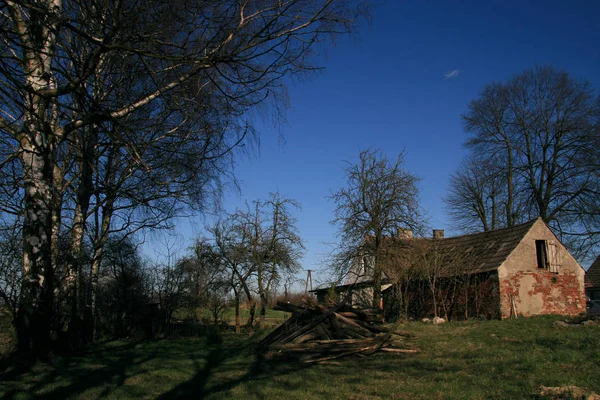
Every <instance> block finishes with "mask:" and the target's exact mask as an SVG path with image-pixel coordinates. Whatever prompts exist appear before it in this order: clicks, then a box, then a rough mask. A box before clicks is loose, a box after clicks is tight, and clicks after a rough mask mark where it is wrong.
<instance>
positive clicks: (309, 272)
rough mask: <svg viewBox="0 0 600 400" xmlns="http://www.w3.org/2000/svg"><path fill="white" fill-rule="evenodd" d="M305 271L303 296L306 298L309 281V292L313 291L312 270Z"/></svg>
mask: <svg viewBox="0 0 600 400" xmlns="http://www.w3.org/2000/svg"><path fill="white" fill-rule="evenodd" d="M305 271H307V273H306V287H305V288H304V296H308V282H309V281H310V290H311V291H312V290H313V285H312V274H311V273H312V269H307V270H305Z"/></svg>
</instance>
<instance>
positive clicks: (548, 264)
mask: <svg viewBox="0 0 600 400" xmlns="http://www.w3.org/2000/svg"><path fill="white" fill-rule="evenodd" d="M560 250H561V248H560V247H559V246H557V245H556V243H553V242H549V241H548V240H536V241H535V254H536V257H537V266H538V268H543V269H547V270H548V271H550V272H554V273H555V274H558V272H559V270H560V268H561V266H562V254H561V251H560Z"/></svg>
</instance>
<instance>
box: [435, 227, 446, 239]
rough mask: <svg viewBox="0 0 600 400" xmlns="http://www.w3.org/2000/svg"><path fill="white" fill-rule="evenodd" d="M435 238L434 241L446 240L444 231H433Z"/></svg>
mask: <svg viewBox="0 0 600 400" xmlns="http://www.w3.org/2000/svg"><path fill="white" fill-rule="evenodd" d="M433 238H434V239H443V238H444V230H443V229H434V230H433Z"/></svg>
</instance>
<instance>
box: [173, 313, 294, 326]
mask: <svg viewBox="0 0 600 400" xmlns="http://www.w3.org/2000/svg"><path fill="white" fill-rule="evenodd" d="M259 313H260V310H259V309H258V308H257V309H256V313H255V320H256V321H258V318H259V317H260V314H259ZM290 316H291V314H289V313H286V312H284V311H277V310H272V309H269V308H268V309H266V313H265V324H266V326H267V327H274V326H279V325H281V324H282V323H283V321H285V320H286V319H288V318H289V317H290ZM174 317H175V319H184V318H186V317H188V315H187V314H185V312H181V311H180V312H177V313H176V314H175V316H174ZM197 317H200V318H203V319H206V320H208V321H212V318H213V316H212V314H211V313H210V311H209V310H207V309H203V310H200V311H198V312H197ZM249 317H250V310H249V309H247V308H242V309H240V323H241V324H242V325H243V324H245V323H246V321H248V318H249ZM222 319H223V322H225V323H227V324H229V325H235V310H234V309H233V308H228V309H226V310H225V311H224V312H223V317H222Z"/></svg>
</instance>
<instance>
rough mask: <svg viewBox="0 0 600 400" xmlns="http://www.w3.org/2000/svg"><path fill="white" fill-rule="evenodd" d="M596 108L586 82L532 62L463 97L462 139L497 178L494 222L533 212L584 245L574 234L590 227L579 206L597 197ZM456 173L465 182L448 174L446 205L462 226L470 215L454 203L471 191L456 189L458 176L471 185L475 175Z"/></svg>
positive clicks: (599, 108) (469, 198)
mask: <svg viewBox="0 0 600 400" xmlns="http://www.w3.org/2000/svg"><path fill="white" fill-rule="evenodd" d="M599 116H600V102H599V98H598V94H597V93H596V92H595V91H594V90H593V89H592V87H591V85H590V84H589V82H587V81H580V80H576V79H573V78H572V77H570V76H569V74H567V73H566V72H564V71H557V70H555V69H553V68H551V67H536V68H534V69H531V70H528V71H525V72H523V73H521V74H517V75H515V76H514V77H513V78H511V79H510V80H509V81H507V82H505V83H494V84H491V85H488V86H486V87H485V88H484V89H483V91H482V92H481V94H480V96H479V98H477V99H475V100H473V101H472V102H471V104H469V112H468V113H467V114H465V115H464V116H463V119H464V121H465V130H466V131H467V132H469V133H470V134H471V137H470V139H469V140H468V141H467V147H468V148H469V149H470V150H471V151H472V157H473V158H474V159H477V160H481V159H486V160H489V163H487V164H485V167H483V166H481V165H480V167H481V168H485V170H486V174H490V173H491V174H492V176H493V177H495V178H496V179H500V181H501V182H502V185H503V186H504V190H503V191H502V193H503V202H502V203H503V206H504V209H505V213H504V218H503V219H502V221H501V223H500V224H499V226H511V225H514V224H515V223H518V222H521V221H523V220H525V219H531V218H533V217H537V216H540V217H542V218H543V219H544V221H545V222H547V223H549V224H550V225H551V226H552V227H553V228H554V229H555V230H557V231H558V232H559V233H560V234H562V235H563V239H564V240H566V241H567V242H571V245H572V249H573V250H574V251H579V253H580V254H583V253H585V252H586V250H589V247H587V248H586V246H585V245H584V243H585V242H584V241H582V240H581V239H582V238H584V237H589V235H591V234H593V232H589V231H586V229H585V228H584V226H585V218H582V213H584V212H586V211H585V210H586V209H587V210H589V209H594V203H596V202H597V199H598V197H597V196H596V193H597V185H596V180H595V178H594V176H595V174H596V169H595V167H594V165H593V164H594V163H593V162H589V154H591V153H592V152H593V148H594V143H593V142H594V140H595V139H594V138H595V136H596V135H597V133H598V121H599V120H598V118H599ZM459 174H462V175H463V178H465V179H466V180H467V181H468V183H465V181H464V180H465V179H457V180H453V181H452V182H451V195H450V198H452V197H453V201H452V202H449V206H450V209H451V210H454V211H455V212H453V214H454V217H455V220H456V221H457V223H458V224H459V225H460V224H463V226H464V227H465V228H466V227H468V225H471V224H472V223H473V222H474V221H468V219H469V218H471V216H470V215H469V214H467V213H465V214H464V215H461V213H460V210H459V207H464V205H465V204H475V203H476V202H477V199H476V198H475V197H477V196H478V194H477V195H476V196H475V197H474V196H473V193H461V191H463V190H464V186H465V184H467V185H468V186H474V187H476V186H477V185H478V183H477V181H476V179H479V178H481V175H480V174H479V175H477V176H475V174H471V175H469V176H464V174H463V173H461V172H460V171H459V172H458V173H457V174H455V177H457V176H459ZM489 179H490V178H486V180H487V181H488V183H489V182H490V181H489ZM455 195H456V196H455ZM461 197H462V199H463V201H462V202H461V200H460V199H461ZM583 204H587V206H586V208H585V209H584V208H583V207H582V205H583ZM478 218H479V220H480V221H479V222H480V226H481V225H483V226H484V228H485V224H486V223H485V222H484V221H483V220H482V219H481V217H478ZM471 228H472V229H473V228H476V226H475V225H474V224H473V225H472V226H471Z"/></svg>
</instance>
